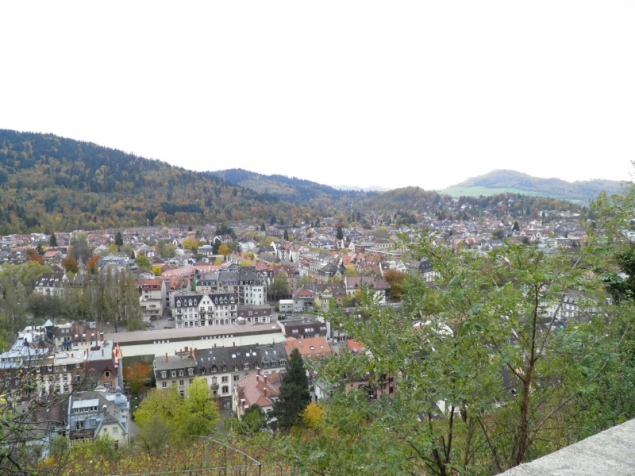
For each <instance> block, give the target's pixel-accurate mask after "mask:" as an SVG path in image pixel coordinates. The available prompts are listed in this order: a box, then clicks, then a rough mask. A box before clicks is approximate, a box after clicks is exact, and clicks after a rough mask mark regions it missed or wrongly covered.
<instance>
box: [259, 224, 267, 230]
mask: <svg viewBox="0 0 635 476" xmlns="http://www.w3.org/2000/svg"><path fill="white" fill-rule="evenodd" d="M260 231H267V229H266V228H265V222H262V223H261V224H260Z"/></svg>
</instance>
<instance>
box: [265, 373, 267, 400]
mask: <svg viewBox="0 0 635 476" xmlns="http://www.w3.org/2000/svg"><path fill="white" fill-rule="evenodd" d="M265 385H267V376H266V375H265ZM266 391H267V389H266V388H265V392H266ZM265 396H266V394H265Z"/></svg>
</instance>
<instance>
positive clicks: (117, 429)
mask: <svg viewBox="0 0 635 476" xmlns="http://www.w3.org/2000/svg"><path fill="white" fill-rule="evenodd" d="M112 432H113V434H115V435H116V434H117V433H119V428H117V427H114V428H113V429H112Z"/></svg>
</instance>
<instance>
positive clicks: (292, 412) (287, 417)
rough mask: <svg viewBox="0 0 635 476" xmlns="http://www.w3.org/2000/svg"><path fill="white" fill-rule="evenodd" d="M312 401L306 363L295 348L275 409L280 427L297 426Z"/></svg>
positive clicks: (274, 412)
mask: <svg viewBox="0 0 635 476" xmlns="http://www.w3.org/2000/svg"><path fill="white" fill-rule="evenodd" d="M310 401H311V395H310V393H309V381H308V378H307V375H306V368H305V367H304V361H303V360H302V356H301V355H300V351H299V350H298V349H295V348H294V349H293V350H292V351H291V355H290V356H289V364H288V366H287V371H286V373H285V374H284V376H283V377H282V385H281V386H280V395H279V396H278V400H277V401H276V402H275V403H274V407H273V414H274V416H275V417H276V418H277V419H278V426H279V427H280V428H290V427H291V426H293V425H295V424H296V423H297V421H298V418H299V417H300V415H301V414H302V412H303V411H304V410H305V408H306V407H307V405H308V404H309V402H310Z"/></svg>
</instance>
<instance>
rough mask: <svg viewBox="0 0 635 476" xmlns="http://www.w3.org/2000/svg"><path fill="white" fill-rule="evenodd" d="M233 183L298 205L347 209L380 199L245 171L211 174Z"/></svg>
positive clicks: (297, 180)
mask: <svg viewBox="0 0 635 476" xmlns="http://www.w3.org/2000/svg"><path fill="white" fill-rule="evenodd" d="M210 174H211V175H213V176H218V177H222V178H224V179H226V180H229V181H230V182H233V183H235V184H238V185H241V186H242V187H245V188H249V189H251V190H253V191H255V192H258V193H267V194H270V195H273V196H275V197H277V198H280V199H282V200H286V201H289V202H292V203H296V204H311V205H313V206H318V207H321V208H324V207H339V208H344V207H345V206H350V205H351V204H352V203H354V202H357V201H359V200H364V199H366V198H369V197H373V196H376V195H378V194H377V192H362V191H356V190H338V189H336V188H333V187H329V186H328V185H322V184H320V183H317V182H311V181H310V180H303V179H299V178H295V177H286V176H284V175H263V174H259V173H256V172H250V171H248V170H243V169H228V170H219V171H216V172H210Z"/></svg>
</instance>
